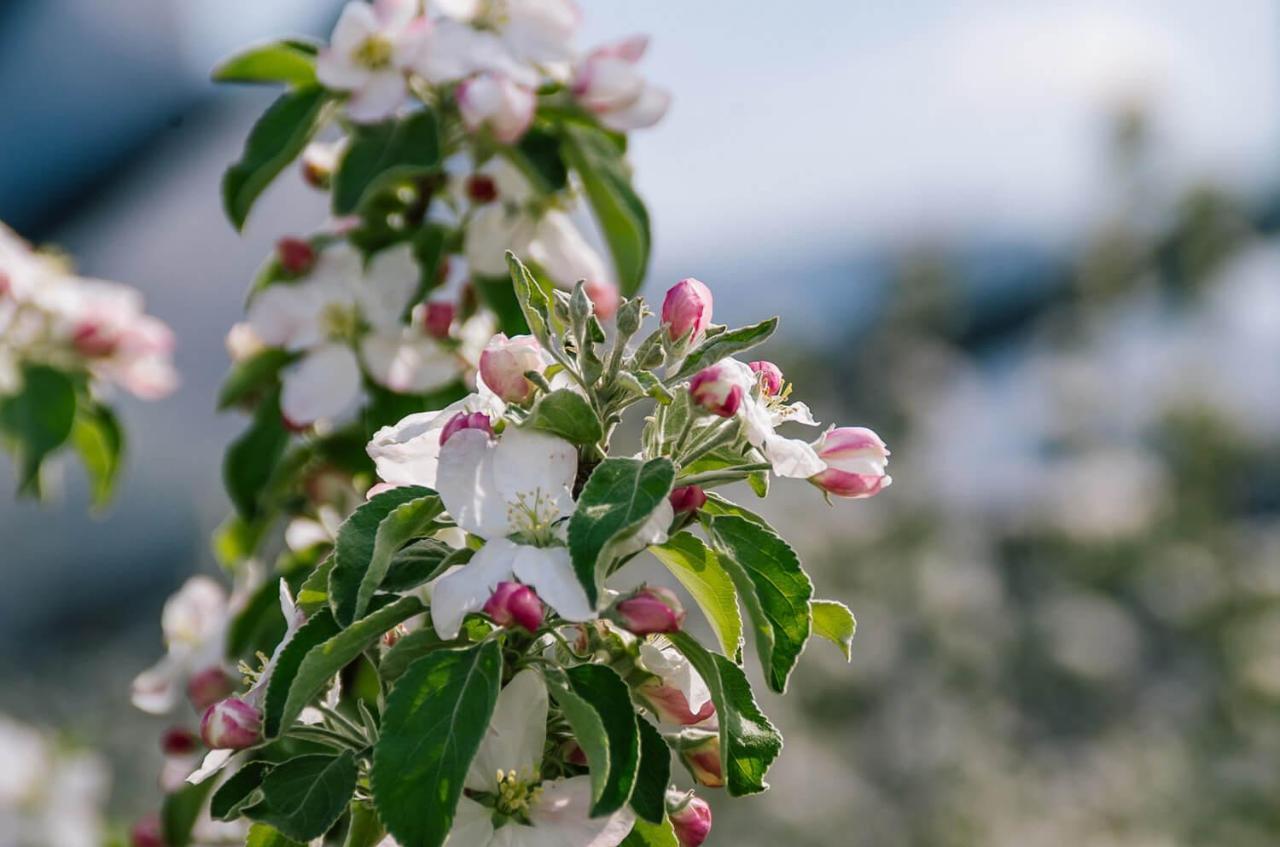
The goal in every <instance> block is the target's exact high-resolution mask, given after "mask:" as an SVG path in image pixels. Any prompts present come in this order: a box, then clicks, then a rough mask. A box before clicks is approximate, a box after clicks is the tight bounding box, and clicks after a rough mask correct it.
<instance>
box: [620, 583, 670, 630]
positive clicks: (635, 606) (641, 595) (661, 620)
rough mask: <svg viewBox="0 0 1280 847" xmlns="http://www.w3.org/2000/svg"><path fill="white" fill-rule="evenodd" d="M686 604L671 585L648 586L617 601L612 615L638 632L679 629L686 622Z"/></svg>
mask: <svg viewBox="0 0 1280 847" xmlns="http://www.w3.org/2000/svg"><path fill="white" fill-rule="evenodd" d="M684 615H685V612H684V606H683V605H681V603H680V598H679V597H677V596H676V593H675V592H674V591H672V590H671V589H670V588H664V587H663V586H661V585H646V586H642V587H641V588H639V589H637V590H636V591H634V592H633V593H631V594H630V595H628V596H627V597H624V598H623V599H621V600H619V601H618V602H617V603H615V604H614V606H613V610H612V615H611V617H612V618H613V619H614V620H616V621H617V622H618V624H619V625H621V626H622V627H624V628H626V629H627V630H628V631H629V632H631V633H633V634H635V635H652V634H655V633H660V632H676V631H678V630H679V629H680V627H681V626H683V625H684Z"/></svg>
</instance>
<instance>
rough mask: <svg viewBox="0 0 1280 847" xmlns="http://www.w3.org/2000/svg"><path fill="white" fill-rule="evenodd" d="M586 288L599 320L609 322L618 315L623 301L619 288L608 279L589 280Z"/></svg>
mask: <svg viewBox="0 0 1280 847" xmlns="http://www.w3.org/2000/svg"><path fill="white" fill-rule="evenodd" d="M585 288H586V292H587V297H589V298H591V305H592V306H594V307H595V311H596V317H597V318H599V319H600V320H602V321H607V320H609V319H610V318H612V317H613V316H614V315H616V314H617V313H618V304H619V303H620V302H621V301H622V295H621V294H619V293H618V286H616V285H614V284H613V283H612V282H609V281H608V280H606V279H589V280H587V284H586V286H585ZM632 332H635V330H632Z"/></svg>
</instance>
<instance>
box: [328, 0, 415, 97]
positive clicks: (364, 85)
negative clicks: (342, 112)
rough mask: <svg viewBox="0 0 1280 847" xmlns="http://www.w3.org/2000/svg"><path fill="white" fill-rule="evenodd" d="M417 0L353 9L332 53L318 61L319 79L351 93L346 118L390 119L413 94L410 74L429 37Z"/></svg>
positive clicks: (346, 11)
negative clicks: (426, 36)
mask: <svg viewBox="0 0 1280 847" xmlns="http://www.w3.org/2000/svg"><path fill="white" fill-rule="evenodd" d="M417 11H418V3H417V0H375V2H373V3H372V4H370V3H364V2H360V0H356V1H355V2H351V3H348V4H347V5H346V6H345V7H344V8H343V10H342V15H341V17H339V18H338V24H337V26H335V27H334V30H333V35H332V36H331V38H330V44H329V46H328V47H326V48H325V49H323V50H321V51H320V54H319V55H318V56H317V57H316V77H317V78H318V79H319V80H320V82H322V83H323V84H324V85H326V86H328V87H329V88H332V89H335V90H338V91H349V92H351V96H350V98H349V99H348V100H347V114H349V115H350V116H351V119H352V120H355V121H359V122H362V123H370V122H374V121H380V120H382V119H383V118H386V117H388V116H389V115H391V114H392V113H393V112H395V110H396V108H397V107H399V105H400V103H401V102H403V100H404V98H405V95H406V94H407V93H408V85H407V83H406V82H405V69H406V68H408V67H409V64H410V63H411V61H412V60H413V58H414V57H415V55H416V54H417V51H418V49H419V47H420V46H421V44H422V40H423V38H424V37H425V35H426V30H427V21H426V19H425V18H420V17H418V14H417Z"/></svg>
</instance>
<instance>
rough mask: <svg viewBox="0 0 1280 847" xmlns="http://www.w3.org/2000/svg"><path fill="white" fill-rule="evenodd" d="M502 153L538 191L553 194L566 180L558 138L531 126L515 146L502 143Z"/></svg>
mask: <svg viewBox="0 0 1280 847" xmlns="http://www.w3.org/2000/svg"><path fill="white" fill-rule="evenodd" d="M499 152H500V153H501V154H502V155H505V156H506V157H507V158H508V159H509V160H510V161H511V163H512V164H514V165H515V166H516V167H517V168H519V169H520V172H521V173H522V174H524V175H525V177H527V178H528V180H529V182H530V183H532V184H533V186H534V188H535V189H536V190H537V191H538V192H539V193H541V194H554V193H555V192H557V191H559V190H561V189H562V188H564V187H565V185H567V184H568V181H569V172H568V170H567V169H566V167H565V164H564V159H563V158H561V156H560V139H559V138H557V137H556V136H555V135H553V134H551V133H550V132H548V131H546V130H544V129H539V128H538V127H531V128H530V129H529V131H528V132H526V133H525V134H524V135H523V136H522V137H521V138H520V141H519V143H517V144H516V145H515V146H510V145H503V146H502V147H500V148H499Z"/></svg>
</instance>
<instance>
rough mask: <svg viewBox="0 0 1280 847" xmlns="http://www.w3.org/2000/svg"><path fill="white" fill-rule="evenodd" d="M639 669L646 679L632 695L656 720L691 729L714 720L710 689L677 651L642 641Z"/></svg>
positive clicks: (713, 706) (714, 708) (714, 711)
mask: <svg viewBox="0 0 1280 847" xmlns="http://www.w3.org/2000/svg"><path fill="white" fill-rule="evenodd" d="M639 666H640V668H641V669H642V670H644V671H647V672H648V673H649V674H650V676H649V677H648V678H647V679H645V680H644V681H643V682H641V683H640V685H639V686H637V688H636V695H637V696H638V697H639V698H640V699H641V701H642V702H643V703H644V705H645V706H647V707H648V708H649V709H650V710H651V711H652V712H653V713H654V715H655V716H657V718H658V720H660V721H662V722H663V723H664V724H667V725H671V726H693V725H695V724H703V723H709V722H710V720H711V719H712V718H714V717H715V713H716V707H715V704H714V703H712V702H711V689H710V688H708V687H707V684H706V682H704V681H703V679H702V677H701V676H699V675H698V672H697V671H696V670H694V668H693V665H692V664H690V662H689V660H688V659H686V658H685V657H684V656H683V655H681V654H680V653H679V652H678V651H677V650H675V649H673V648H671V647H665V646H659V645H657V644H655V643H653V642H650V641H646V642H643V643H641V644H640V648H639Z"/></svg>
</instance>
